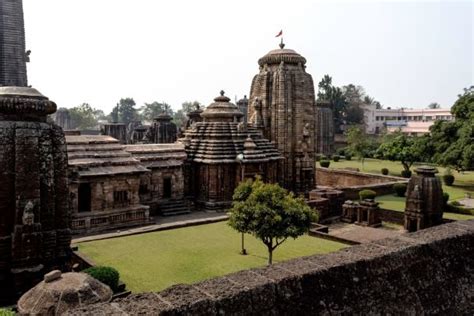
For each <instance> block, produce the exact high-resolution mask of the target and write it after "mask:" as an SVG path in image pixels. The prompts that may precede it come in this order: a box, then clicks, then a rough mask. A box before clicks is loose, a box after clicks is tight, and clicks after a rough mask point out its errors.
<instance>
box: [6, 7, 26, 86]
mask: <svg viewBox="0 0 474 316" xmlns="http://www.w3.org/2000/svg"><path fill="white" fill-rule="evenodd" d="M27 59H28V56H27V53H26V50H25V26H24V22H23V3H22V0H2V1H0V86H17V87H26V86H27V85H28V81H27V77H26V62H27Z"/></svg>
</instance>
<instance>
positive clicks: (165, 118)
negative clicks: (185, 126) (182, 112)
mask: <svg viewBox="0 0 474 316" xmlns="http://www.w3.org/2000/svg"><path fill="white" fill-rule="evenodd" d="M171 120H172V117H171V116H169V115H168V114H166V113H163V114H160V115H158V117H156V118H155V121H154V122H153V124H152V125H151V126H150V128H149V129H148V131H147V133H146V136H145V137H146V139H147V142H148V143H150V144H167V143H174V142H175V141H176V139H177V134H178V128H177V127H176V124H175V123H173V122H172V121H171Z"/></svg>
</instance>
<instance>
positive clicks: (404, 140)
mask: <svg viewBox="0 0 474 316" xmlns="http://www.w3.org/2000/svg"><path fill="white" fill-rule="evenodd" d="M422 144H424V143H423V138H420V139H418V138H417V137H413V136H407V135H406V134H404V133H402V132H400V131H398V132H395V133H393V134H388V135H386V136H385V139H384V141H383V143H382V144H381V145H380V146H379V148H378V149H377V156H378V157H380V158H382V159H388V160H391V161H400V162H401V164H402V165H403V169H405V170H406V171H410V168H411V166H412V165H413V163H415V162H417V161H422V160H423V152H422V150H423V149H424V146H423V145H422Z"/></svg>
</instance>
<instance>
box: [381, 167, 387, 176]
mask: <svg viewBox="0 0 474 316" xmlns="http://www.w3.org/2000/svg"><path fill="white" fill-rule="evenodd" d="M382 174H383V175H384V176H386V175H388V169H387V168H382Z"/></svg>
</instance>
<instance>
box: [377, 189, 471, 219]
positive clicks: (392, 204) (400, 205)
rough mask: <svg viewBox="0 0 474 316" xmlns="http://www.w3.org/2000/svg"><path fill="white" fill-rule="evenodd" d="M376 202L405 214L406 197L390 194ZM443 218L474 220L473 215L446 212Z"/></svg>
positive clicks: (379, 197) (378, 198) (380, 197)
mask: <svg viewBox="0 0 474 316" xmlns="http://www.w3.org/2000/svg"><path fill="white" fill-rule="evenodd" d="M376 200H377V202H379V203H380V207H383V208H386V209H389V210H394V211H399V212H403V211H404V210H405V198H404V197H399V196H394V195H393V194H389V195H382V196H378V197H377V198H376ZM443 217H444V218H448V219H455V220H461V221H462V220H468V219H474V216H472V215H464V214H457V213H446V212H445V213H444V214H443Z"/></svg>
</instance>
